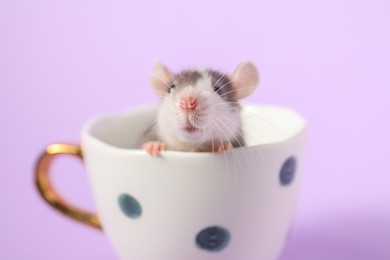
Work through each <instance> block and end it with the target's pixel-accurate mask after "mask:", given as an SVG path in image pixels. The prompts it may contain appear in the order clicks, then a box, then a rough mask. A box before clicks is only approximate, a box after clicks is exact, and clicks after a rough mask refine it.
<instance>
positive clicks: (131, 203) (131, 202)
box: [118, 193, 142, 218]
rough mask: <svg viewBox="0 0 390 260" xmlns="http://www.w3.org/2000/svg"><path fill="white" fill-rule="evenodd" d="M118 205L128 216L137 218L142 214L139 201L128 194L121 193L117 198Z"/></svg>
mask: <svg viewBox="0 0 390 260" xmlns="http://www.w3.org/2000/svg"><path fill="white" fill-rule="evenodd" d="M118 203H119V207H120V208H121V210H122V212H123V214H125V215H126V216H128V217H130V218H138V217H140V216H141V214H142V208H141V205H140V204H139V202H138V201H137V200H136V199H135V198H134V197H132V196H130V195H129V194H126V193H123V194H121V195H120V196H119V198H118Z"/></svg>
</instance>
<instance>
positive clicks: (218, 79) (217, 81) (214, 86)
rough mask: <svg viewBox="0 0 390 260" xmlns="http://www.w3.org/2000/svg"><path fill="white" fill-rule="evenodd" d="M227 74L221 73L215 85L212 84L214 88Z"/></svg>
mask: <svg viewBox="0 0 390 260" xmlns="http://www.w3.org/2000/svg"><path fill="white" fill-rule="evenodd" d="M225 75H226V74H225V73H223V74H222V75H221V77H219V79H218V80H217V81H216V82H215V83H214V85H213V86H212V88H215V86H216V85H217V84H218V83H219V81H220V80H221V79H222V78H223V77H224V76H225Z"/></svg>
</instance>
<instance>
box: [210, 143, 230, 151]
mask: <svg viewBox="0 0 390 260" xmlns="http://www.w3.org/2000/svg"><path fill="white" fill-rule="evenodd" d="M232 148H233V146H232V144H231V143H225V144H220V145H218V146H217V147H214V152H215V153H223V152H228V151H231V150H232Z"/></svg>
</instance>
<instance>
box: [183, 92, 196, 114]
mask: <svg viewBox="0 0 390 260" xmlns="http://www.w3.org/2000/svg"><path fill="white" fill-rule="evenodd" d="M196 105H197V102H196V99H195V98H194V97H193V96H188V97H181V98H180V108H181V109H182V110H184V111H191V110H194V109H195V108H196Z"/></svg>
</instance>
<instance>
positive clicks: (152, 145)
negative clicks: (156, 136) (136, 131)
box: [142, 142, 165, 156]
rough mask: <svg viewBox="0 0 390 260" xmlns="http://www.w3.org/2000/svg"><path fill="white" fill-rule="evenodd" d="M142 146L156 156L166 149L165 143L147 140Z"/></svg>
mask: <svg viewBox="0 0 390 260" xmlns="http://www.w3.org/2000/svg"><path fill="white" fill-rule="evenodd" d="M142 148H143V149H144V150H145V151H146V152H147V153H148V154H150V155H152V156H156V155H158V154H160V152H161V151H165V144H164V143H160V142H147V143H144V145H143V146H142Z"/></svg>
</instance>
